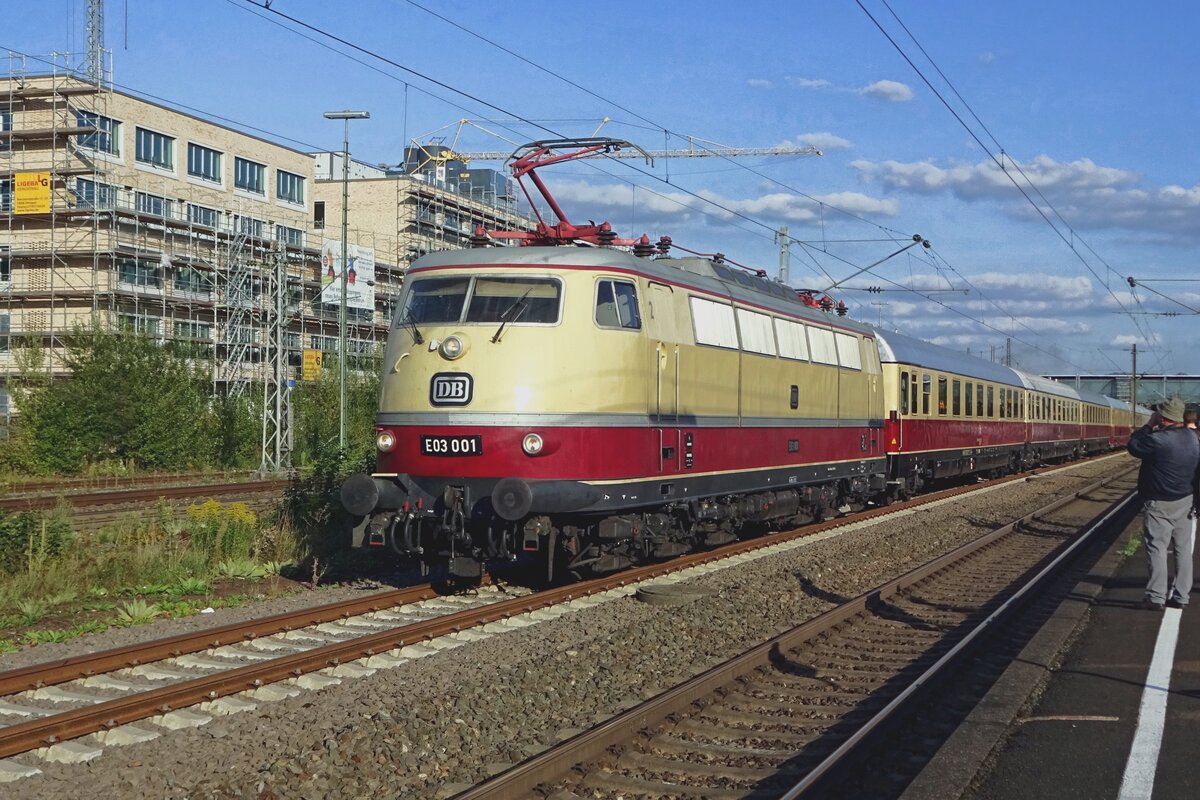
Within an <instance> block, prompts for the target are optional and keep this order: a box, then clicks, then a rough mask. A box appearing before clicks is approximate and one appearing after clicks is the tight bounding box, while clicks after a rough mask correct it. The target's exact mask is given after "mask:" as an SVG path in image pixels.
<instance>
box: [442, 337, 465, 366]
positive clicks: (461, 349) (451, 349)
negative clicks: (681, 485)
mask: <svg viewBox="0 0 1200 800" xmlns="http://www.w3.org/2000/svg"><path fill="white" fill-rule="evenodd" d="M438 350H439V351H440V352H441V354H442V358H445V359H448V360H450V361H453V360H454V359H456V358H459V357H460V356H462V354H463V353H465V352H467V345H466V343H465V342H464V341H463V340H462V339H460V338H459V337H457V336H447V337H446V338H445V339H443V340H442V344H441V346H440V347H439V348H438Z"/></svg>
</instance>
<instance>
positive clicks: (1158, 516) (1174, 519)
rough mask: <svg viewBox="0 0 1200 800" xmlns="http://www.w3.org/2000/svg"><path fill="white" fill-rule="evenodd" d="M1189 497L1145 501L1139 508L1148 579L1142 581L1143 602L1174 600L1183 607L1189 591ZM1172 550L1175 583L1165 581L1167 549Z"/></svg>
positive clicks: (1190, 527) (1190, 499)
mask: <svg viewBox="0 0 1200 800" xmlns="http://www.w3.org/2000/svg"><path fill="white" fill-rule="evenodd" d="M1191 510H1192V498H1191V496H1190V495H1189V496H1188V497H1185V498H1183V499H1181V500H1147V501H1146V504H1145V506H1143V508H1142V522H1143V525H1144V527H1145V530H1144V531H1143V533H1142V540H1143V542H1144V543H1145V545H1146V566H1147V569H1148V571H1149V572H1150V580H1149V581H1147V582H1146V599H1147V600H1149V601H1151V602H1152V603H1163V602H1166V601H1167V600H1174V601H1175V602H1177V603H1179V604H1180V605H1187V601H1188V592H1190V591H1191V588H1192V530H1193V526H1192V523H1193V520H1190V519H1188V512H1189V511H1191ZM1171 545H1174V547H1175V582H1174V584H1171V583H1170V582H1169V581H1168V579H1167V549H1168V548H1169V547H1170V546H1171Z"/></svg>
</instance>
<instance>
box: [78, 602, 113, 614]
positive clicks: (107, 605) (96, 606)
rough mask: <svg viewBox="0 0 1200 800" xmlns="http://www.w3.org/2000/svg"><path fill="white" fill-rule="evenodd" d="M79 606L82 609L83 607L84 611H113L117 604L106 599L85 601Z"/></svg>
mask: <svg viewBox="0 0 1200 800" xmlns="http://www.w3.org/2000/svg"><path fill="white" fill-rule="evenodd" d="M79 607H80V608H81V609H83V610H84V611H111V610H112V609H114V608H116V607H117V604H116V603H113V602H110V601H108V600H104V601H96V600H90V601H88V602H85V603H83V604H82V605H80V606H79Z"/></svg>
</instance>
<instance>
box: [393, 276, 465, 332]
mask: <svg viewBox="0 0 1200 800" xmlns="http://www.w3.org/2000/svg"><path fill="white" fill-rule="evenodd" d="M470 285H471V279H470V278H419V279H417V280H414V281H411V282H410V283H409V284H408V298H407V300H406V301H405V303H404V308H403V310H402V311H401V312H400V314H399V315H398V316H397V317H396V324H397V325H399V324H400V323H401V322H408V321H412V322H416V323H417V324H422V323H431V324H433V323H439V322H458V321H459V319H461V318H462V310H463V305H464V303H465V302H466V299H467V289H468V288H469V287H470Z"/></svg>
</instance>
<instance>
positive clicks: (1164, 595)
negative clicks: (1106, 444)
mask: <svg viewBox="0 0 1200 800" xmlns="http://www.w3.org/2000/svg"><path fill="white" fill-rule="evenodd" d="M1183 414H1184V405H1183V401H1182V400H1180V399H1179V398H1178V397H1172V398H1171V399H1170V400H1168V401H1167V402H1166V403H1164V404H1163V405H1162V407H1161V408H1160V409H1159V410H1158V411H1155V412H1154V414H1153V416H1151V417H1150V421H1149V422H1148V423H1146V425H1145V426H1143V427H1141V428H1139V429H1138V430H1136V431H1134V432H1133V433H1132V434H1131V435H1130V437H1129V444H1128V450H1129V452H1130V453H1131V454H1132V455H1133V456H1135V457H1137V458H1140V459H1141V461H1142V467H1141V470H1140V471H1139V472H1138V498H1139V499H1140V500H1141V501H1142V503H1143V506H1142V521H1143V527H1144V531H1143V533H1142V539H1143V542H1144V543H1145V545H1146V564H1147V566H1148V567H1149V570H1150V579H1149V581H1148V582H1147V583H1146V599H1145V600H1144V601H1143V602H1142V607H1143V608H1149V609H1158V610H1161V609H1162V608H1163V605H1164V603H1169V604H1170V605H1171V607H1172V608H1183V607H1184V606H1186V605H1187V602H1188V592H1189V591H1191V588H1192V521H1191V520H1190V519H1189V518H1188V514H1189V512H1190V511H1191V510H1192V479H1193V478H1194V477H1195V475H1196V468H1197V464H1200V439H1197V437H1196V433H1195V431H1192V430H1191V429H1189V428H1187V427H1186V426H1185V425H1184V424H1183ZM1170 545H1174V547H1175V583H1174V585H1169V583H1168V580H1167V548H1168V546H1170Z"/></svg>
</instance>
